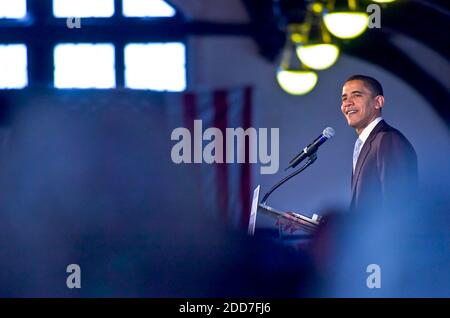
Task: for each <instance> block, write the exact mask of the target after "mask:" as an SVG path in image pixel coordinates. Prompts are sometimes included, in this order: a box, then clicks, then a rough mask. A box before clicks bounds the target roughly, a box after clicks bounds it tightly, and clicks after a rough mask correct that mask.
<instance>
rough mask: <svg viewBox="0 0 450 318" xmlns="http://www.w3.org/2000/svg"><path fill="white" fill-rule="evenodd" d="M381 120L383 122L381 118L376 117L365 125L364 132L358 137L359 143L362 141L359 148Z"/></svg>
mask: <svg viewBox="0 0 450 318" xmlns="http://www.w3.org/2000/svg"><path fill="white" fill-rule="evenodd" d="M382 120H383V118H382V117H377V118H375V119H374V120H373V121H372V122H371V123H370V124H369V125H367V127H366V128H364V130H363V131H362V132H361V134H360V135H359V136H358V138H359V139H361V141H362V145H361V148H362V146H363V145H364V143H365V142H366V140H367V138H369V135H370V133H371V132H372V130H373V129H374V128H375V126H376V125H377V124H378V123H379V122H380V121H382Z"/></svg>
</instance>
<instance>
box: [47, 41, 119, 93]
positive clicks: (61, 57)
mask: <svg viewBox="0 0 450 318" xmlns="http://www.w3.org/2000/svg"><path fill="white" fill-rule="evenodd" d="M54 64H55V70H54V85H55V87H57V88H114V87H115V86H116V79H115V68H114V46H113V45H111V44H88V43H85V44H59V45H57V46H56V47H55V50H54Z"/></svg>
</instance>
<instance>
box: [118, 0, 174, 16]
mask: <svg viewBox="0 0 450 318" xmlns="http://www.w3.org/2000/svg"><path fill="white" fill-rule="evenodd" d="M122 11H123V15H124V16H126V17H173V16H174V15H175V13H176V11H175V9H174V8H172V7H171V6H170V5H169V4H167V3H166V2H165V1H162V0H123V2H122Z"/></svg>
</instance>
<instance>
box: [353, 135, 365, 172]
mask: <svg viewBox="0 0 450 318" xmlns="http://www.w3.org/2000/svg"><path fill="white" fill-rule="evenodd" d="M362 143H363V142H362V140H361V139H359V138H358V139H356V142H355V149H353V172H355V167H356V162H357V161H358V156H359V152H360V151H361V146H362Z"/></svg>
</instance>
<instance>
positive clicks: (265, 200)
mask: <svg viewBox="0 0 450 318" xmlns="http://www.w3.org/2000/svg"><path fill="white" fill-rule="evenodd" d="M316 159H317V154H316V153H314V154H312V155H311V156H309V157H308V161H307V162H306V163H305V164H304V165H303V166H302V167H301V168H300V169H298V170H296V171H294V172H293V173H291V174H290V175H288V176H287V177H285V178H284V179H283V180H281V181H279V182H278V183H277V184H275V185H274V186H273V187H272V188H270V190H269V191H268V192H267V193H266V194H265V195H264V197H263V199H262V201H261V204H263V205H266V202H267V199H268V198H269V196H270V195H271V194H272V192H273V191H275V190H276V189H277V188H278V187H279V186H281V185H282V184H283V183H285V182H286V181H288V180H289V179H291V178H293V177H295V176H296V175H298V174H299V173H300V172H302V171H303V170H305V169H306V168H308V167H309V166H310V165H312V164H313V163H314V161H316Z"/></svg>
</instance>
